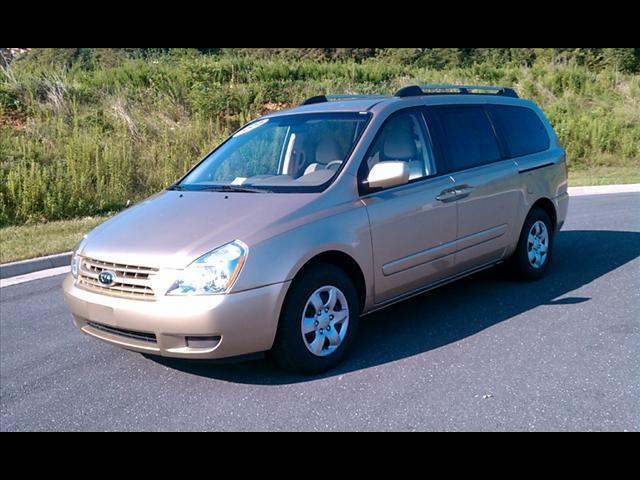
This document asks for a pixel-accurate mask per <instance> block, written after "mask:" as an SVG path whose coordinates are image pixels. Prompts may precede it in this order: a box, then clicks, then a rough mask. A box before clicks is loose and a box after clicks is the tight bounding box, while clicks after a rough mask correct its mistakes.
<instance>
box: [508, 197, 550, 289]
mask: <svg viewBox="0 0 640 480" xmlns="http://www.w3.org/2000/svg"><path fill="white" fill-rule="evenodd" d="M538 221H541V222H543V223H544V224H545V226H546V227H547V232H548V235H549V249H548V251H547V258H546V260H545V262H544V264H543V265H542V267H541V268H534V267H533V266H532V265H531V263H529V255H528V250H527V242H528V238H529V231H530V230H531V227H532V226H533V225H534V224H535V223H536V222H538ZM554 237H555V229H554V228H553V227H552V225H551V219H550V218H549V215H548V214H547V212H545V211H544V210H542V209H540V208H534V209H533V210H531V212H529V215H527V218H526V220H525V222H524V225H523V226H522V232H521V233H520V238H519V239H518V246H517V247H516V251H515V252H514V254H513V257H512V264H513V267H514V270H515V272H514V273H515V274H516V275H517V276H518V277H519V278H520V279H522V280H525V281H533V280H538V279H539V278H542V277H543V276H544V275H545V274H546V273H547V270H548V269H549V265H550V264H551V260H552V256H553V242H554Z"/></svg>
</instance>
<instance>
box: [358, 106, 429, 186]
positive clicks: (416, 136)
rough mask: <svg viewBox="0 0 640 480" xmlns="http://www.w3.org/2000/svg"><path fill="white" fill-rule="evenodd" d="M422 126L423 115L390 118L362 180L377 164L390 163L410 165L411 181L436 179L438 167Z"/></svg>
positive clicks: (414, 113) (369, 155) (370, 153)
mask: <svg viewBox="0 0 640 480" xmlns="http://www.w3.org/2000/svg"><path fill="white" fill-rule="evenodd" d="M423 122H424V120H423V118H422V114H421V113H420V112H417V111H411V112H401V113H399V114H395V115H393V116H391V117H390V118H389V119H388V120H387V121H386V123H385V124H384V125H383V126H382V128H381V129H380V131H379V132H378V135H377V136H376V139H375V140H374V142H373V144H372V145H371V147H370V148H369V151H368V152H367V156H366V157H365V160H364V163H363V165H362V167H361V169H360V177H361V178H362V179H364V178H366V177H367V175H368V174H369V171H370V170H371V168H372V167H373V166H374V165H375V164H376V163H378V162H387V161H403V162H407V163H408V164H409V180H410V181H411V180H415V179H419V178H423V177H428V176H431V175H433V174H434V173H435V166H434V162H433V158H432V156H431V155H430V152H429V150H428V148H427V141H426V138H425V129H424V123H423Z"/></svg>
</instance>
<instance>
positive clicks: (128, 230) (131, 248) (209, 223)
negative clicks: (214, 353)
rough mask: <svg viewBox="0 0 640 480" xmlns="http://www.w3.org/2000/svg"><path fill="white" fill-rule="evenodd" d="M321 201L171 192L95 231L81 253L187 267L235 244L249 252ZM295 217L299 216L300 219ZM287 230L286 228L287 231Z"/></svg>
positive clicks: (304, 196)
mask: <svg viewBox="0 0 640 480" xmlns="http://www.w3.org/2000/svg"><path fill="white" fill-rule="evenodd" d="M317 197H318V194H309V193H305V194H297V193H239V192H231V193H223V192H179V191H165V192H162V193H159V194H157V195H155V196H153V197H151V198H149V199H147V200H145V201H143V202H142V203H140V204H138V205H136V206H134V207H132V208H130V209H128V210H125V211H124V212H122V213H120V214H118V215H116V216H115V217H113V218H111V219H110V220H107V221H106V222H105V223H103V224H102V225H100V226H99V227H97V228H96V229H95V230H93V231H92V232H91V233H90V234H89V235H88V237H87V240H86V242H85V244H84V247H83V248H82V251H81V252H80V253H81V254H82V255H84V256H87V257H91V258H95V259H98V260H104V261H109V262H114V263H123V264H128V265H136V266H145V267H155V268H184V267H186V266H187V265H189V264H190V263H191V262H193V261H194V260H196V259H197V258H199V257H200V256H202V255H204V254H205V253H207V252H210V251H211V250H213V249H215V248H218V247H220V246H222V245H224V244H225V243H228V242H231V241H233V240H236V239H237V240H241V241H243V242H244V243H246V244H247V245H248V246H249V248H251V246H252V245H255V244H256V243H258V242H260V241H261V240H262V239H265V238H269V237H271V236H273V235H274V234H276V233H278V228H277V226H278V224H279V223H280V222H282V221H284V220H285V219H287V222H286V223H289V222H288V221H289V220H291V218H292V214H293V213H294V212H296V211H298V210H300V209H302V208H303V207H304V206H305V205H307V204H309V203H310V202H312V201H313V200H314V199H316V198H317ZM294 217H295V215H294ZM283 228H284V227H283Z"/></svg>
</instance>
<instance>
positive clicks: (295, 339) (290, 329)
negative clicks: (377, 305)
mask: <svg viewBox="0 0 640 480" xmlns="http://www.w3.org/2000/svg"><path fill="white" fill-rule="evenodd" d="M325 285H332V286H335V287H337V288H339V289H340V290H341V291H342V293H343V294H344V296H345V298H346V299H347V303H348V305H349V326H348V329H347V333H346V335H345V338H344V340H343V341H342V343H341V344H340V346H339V347H338V348H337V349H336V351H335V352H333V353H332V354H331V355H328V356H326V357H318V356H316V355H314V354H313V353H311V352H310V351H309V350H308V349H307V347H306V345H305V344H304V340H303V339H302V333H301V330H300V322H301V318H302V313H303V309H304V308H305V307H306V304H307V300H308V299H309V297H310V296H311V294H313V292H315V291H316V290H317V289H318V288H320V287H323V286H325ZM359 317H360V306H359V302H358V294H357V292H356V289H355V286H354V285H353V283H352V282H351V279H350V278H349V276H348V275H347V274H346V273H345V272H344V271H343V270H342V269H340V268H338V267H336V266H333V265H325V264H317V265H314V266H313V267H310V268H308V269H306V270H305V271H303V272H302V273H301V274H299V275H298V276H297V277H296V278H295V279H294V281H293V283H292V285H291V287H290V290H289V292H288V293H287V296H286V298H285V301H284V305H283V307H282V312H281V314H280V322H279V324H278V332H277V334H276V339H275V341H274V345H273V349H272V351H271V354H272V357H273V358H274V360H275V361H276V363H277V364H278V365H279V366H280V367H282V368H284V369H286V370H289V371H294V372H297V373H304V374H313V373H319V372H322V371H325V370H328V369H330V368H333V367H334V366H335V365H337V364H338V363H339V362H340V361H341V360H342V359H343V357H344V355H345V353H346V352H347V350H348V349H349V346H350V344H351V342H352V341H353V338H354V336H355V334H356V331H357V329H358V323H359Z"/></svg>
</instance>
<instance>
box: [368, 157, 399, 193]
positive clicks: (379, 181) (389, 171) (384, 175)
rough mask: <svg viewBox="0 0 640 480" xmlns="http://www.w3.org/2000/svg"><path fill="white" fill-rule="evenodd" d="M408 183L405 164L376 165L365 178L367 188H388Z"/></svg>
mask: <svg viewBox="0 0 640 480" xmlns="http://www.w3.org/2000/svg"><path fill="white" fill-rule="evenodd" d="M408 182H409V165H408V164H407V162H395V161H394V162H379V163H376V164H375V165H374V166H373V168H371V171H370V172H369V176H368V177H367V183H368V184H369V188H390V187H397V186H398V185H404V184H405V183H408Z"/></svg>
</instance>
